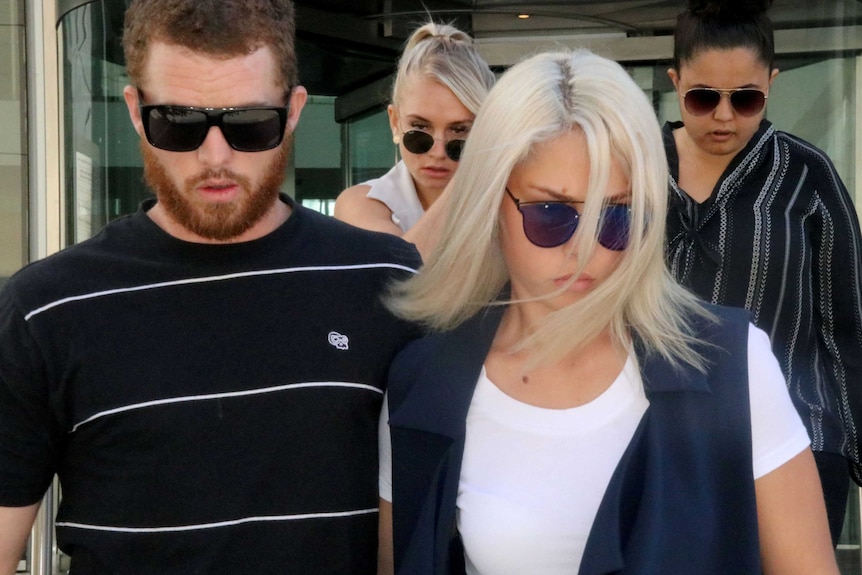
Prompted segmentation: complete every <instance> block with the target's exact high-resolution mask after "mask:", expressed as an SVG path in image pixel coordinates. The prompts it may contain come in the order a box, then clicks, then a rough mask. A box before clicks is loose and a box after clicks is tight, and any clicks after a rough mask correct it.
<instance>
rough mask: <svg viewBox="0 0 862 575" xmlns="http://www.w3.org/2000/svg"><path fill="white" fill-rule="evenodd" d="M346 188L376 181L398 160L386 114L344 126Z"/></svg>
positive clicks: (372, 115)
mask: <svg viewBox="0 0 862 575" xmlns="http://www.w3.org/2000/svg"><path fill="white" fill-rule="evenodd" d="M348 152H349V154H350V155H349V158H350V159H349V169H348V175H349V181H348V182H347V185H348V186H352V185H354V184H359V183H361V182H364V181H366V180H370V179H372V178H379V177H380V176H382V175H383V174H385V173H386V172H388V171H389V170H390V169H391V168H392V166H394V165H395V163H396V162H397V161H398V147H397V146H396V145H395V144H393V143H392V132H391V131H390V130H389V115H388V114H387V113H386V110H381V111H379V112H376V113H374V114H371V115H369V116H364V117H362V118H360V119H358V120H355V121H353V122H351V123H350V124H349V125H348Z"/></svg>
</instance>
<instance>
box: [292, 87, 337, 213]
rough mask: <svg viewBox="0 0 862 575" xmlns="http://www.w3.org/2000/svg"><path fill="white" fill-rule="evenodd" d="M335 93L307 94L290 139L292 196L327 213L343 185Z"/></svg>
mask: <svg viewBox="0 0 862 575" xmlns="http://www.w3.org/2000/svg"><path fill="white" fill-rule="evenodd" d="M334 118H335V97H329V96H309V98H308V102H307V103H306V105H305V108H303V109H302V116H300V119H299V125H298V126H297V127H296V138H295V140H294V155H295V165H296V168H295V170H296V172H295V181H296V194H295V197H296V199H297V200H298V201H299V202H300V203H301V204H302V205H304V206H306V207H309V208H311V209H313V210H317V211H319V212H322V213H324V214H328V215H331V214H332V207H333V205H334V204H335V198H336V197H337V196H338V194H339V192H341V190H342V189H343V188H344V178H343V177H342V176H341V128H340V127H339V125H338V124H337V123H336V122H335V119H334Z"/></svg>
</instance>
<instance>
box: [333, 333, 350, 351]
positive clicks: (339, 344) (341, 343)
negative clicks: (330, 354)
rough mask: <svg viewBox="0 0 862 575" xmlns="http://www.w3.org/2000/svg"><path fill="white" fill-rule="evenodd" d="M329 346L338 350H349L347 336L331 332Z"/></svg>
mask: <svg viewBox="0 0 862 575" xmlns="http://www.w3.org/2000/svg"><path fill="white" fill-rule="evenodd" d="M329 345H331V346H332V347H334V348H336V349H343V350H346V349H348V348H349V346H348V345H347V336H346V335H341V334H340V333H338V332H337V331H331V332H329Z"/></svg>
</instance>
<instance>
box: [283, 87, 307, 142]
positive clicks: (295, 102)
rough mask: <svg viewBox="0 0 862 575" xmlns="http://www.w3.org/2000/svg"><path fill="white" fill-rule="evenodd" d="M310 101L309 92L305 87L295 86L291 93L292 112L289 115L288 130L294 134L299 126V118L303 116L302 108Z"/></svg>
mask: <svg viewBox="0 0 862 575" xmlns="http://www.w3.org/2000/svg"><path fill="white" fill-rule="evenodd" d="M307 101H308V90H306V89H305V86H294V88H293V90H291V91H290V110H289V113H288V115H287V129H288V131H289V132H291V133H293V132H294V131H295V130H296V125H297V124H299V116H300V114H302V108H304V107H305V103H306V102H307Z"/></svg>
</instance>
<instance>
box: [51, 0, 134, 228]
mask: <svg viewBox="0 0 862 575" xmlns="http://www.w3.org/2000/svg"><path fill="white" fill-rule="evenodd" d="M124 11H125V5H124V3H123V2H109V1H102V2H92V3H90V4H86V5H84V6H81V7H80V8H77V9H75V10H73V11H71V12H69V13H68V14H66V15H65V16H64V18H63V20H62V23H61V29H62V42H63V46H62V54H63V56H64V57H63V61H62V75H63V78H62V81H63V88H64V98H65V99H64V101H63V103H62V106H63V110H64V113H63V121H64V126H63V133H64V149H63V154H64V160H65V161H64V165H65V173H64V174H63V176H64V189H65V194H66V206H67V214H66V230H67V237H66V239H65V241H66V243H69V244H71V243H75V242H79V241H81V240H84V239H86V238H88V237H90V236H92V235H93V234H94V233H96V232H97V231H99V229H100V228H101V227H102V226H104V225H105V224H106V223H107V222H108V221H109V220H111V219H114V218H116V217H117V216H119V215H122V214H128V213H130V212H133V211H135V209H137V205H138V203H139V202H140V201H141V200H142V199H144V198H145V197H147V195H148V194H149V192H148V191H147V189H146V187H145V186H144V184H143V182H142V175H143V168H142V164H141V159H140V153H139V145H138V142H139V139H138V135H137V133H136V132H135V130H134V128H133V127H132V124H131V121H130V120H129V115H128V111H127V109H126V104H125V101H124V100H123V87H124V86H125V85H126V84H127V83H128V78H127V76H126V74H125V69H124V67H123V54H122V44H121V40H120V38H121V34H122V22H123V12H124Z"/></svg>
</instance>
